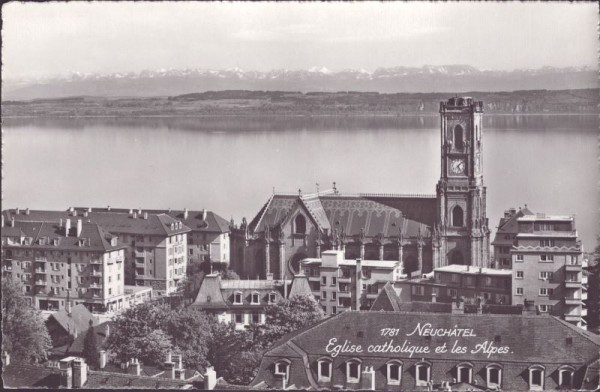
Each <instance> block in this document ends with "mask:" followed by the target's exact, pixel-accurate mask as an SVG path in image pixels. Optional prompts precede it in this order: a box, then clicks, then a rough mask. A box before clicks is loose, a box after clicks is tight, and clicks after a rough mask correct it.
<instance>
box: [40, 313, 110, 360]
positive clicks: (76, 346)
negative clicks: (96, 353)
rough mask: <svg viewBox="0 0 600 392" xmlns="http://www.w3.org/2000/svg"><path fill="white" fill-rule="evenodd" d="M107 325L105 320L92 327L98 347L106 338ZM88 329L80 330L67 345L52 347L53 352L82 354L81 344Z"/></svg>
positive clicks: (63, 354) (66, 354)
mask: <svg viewBox="0 0 600 392" xmlns="http://www.w3.org/2000/svg"><path fill="white" fill-rule="evenodd" d="M108 325H109V322H108V321H107V322H104V323H102V324H99V325H96V326H94V327H93V330H94V333H95V334H96V344H97V345H98V347H102V346H103V345H104V341H105V340H106V338H107V336H106V330H107V326H108ZM88 329H89V328H86V329H84V330H83V331H80V332H79V334H78V335H77V337H76V338H75V339H73V342H72V343H71V344H69V345H68V346H62V347H59V348H57V349H53V350H52V351H53V354H60V355H62V356H63V357H64V356H68V355H82V354H83V345H84V341H85V337H86V336H87V331H88Z"/></svg>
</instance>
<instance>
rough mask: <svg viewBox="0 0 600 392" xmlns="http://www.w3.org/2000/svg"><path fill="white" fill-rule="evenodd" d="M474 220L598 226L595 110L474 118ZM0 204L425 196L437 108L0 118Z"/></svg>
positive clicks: (227, 213) (217, 206)
mask: <svg viewBox="0 0 600 392" xmlns="http://www.w3.org/2000/svg"><path fill="white" fill-rule="evenodd" d="M484 116H485V117H484V133H483V148H484V156H483V168H484V181H485V184H486V186H487V188H488V211H487V214H488V217H489V218H490V226H492V228H493V227H495V226H496V225H497V224H498V220H499V218H500V217H501V216H502V214H503V211H504V210H505V209H508V208H510V207H517V208H518V207H519V206H523V205H525V204H527V205H528V207H529V209H531V210H532V211H533V212H546V213H548V214H575V215H576V221H577V229H578V231H579V235H580V238H581V239H582V240H583V244H584V247H585V250H586V251H591V250H592V249H593V247H594V246H595V243H596V242H595V238H596V236H597V235H598V234H600V230H599V225H598V222H600V213H599V209H598V206H599V194H598V184H599V181H600V175H599V172H598V161H597V159H598V125H599V120H598V117H597V116H596V115H587V116H585V115H518V116H512V115H489V114H486V115H484ZM3 122H4V123H3V141H4V153H3V160H4V180H3V181H2V188H3V206H2V208H3V209H5V208H15V207H21V208H25V207H29V208H31V209H66V208H68V207H69V206H81V207H84V206H107V205H110V206H112V207H126V208H138V207H141V208H142V209H144V208H178V209H181V208H184V207H186V208H188V209H202V208H207V209H210V210H213V211H215V212H216V213H218V214H220V215H221V216H223V217H224V218H226V219H228V220H229V219H230V218H231V217H233V218H234V219H235V221H236V222H239V221H240V220H241V218H242V217H247V219H248V220H250V219H252V217H254V215H255V214H256V213H257V212H258V211H259V209H260V208H261V207H262V206H263V204H264V203H265V202H266V201H267V199H268V198H269V196H270V195H271V194H272V192H273V189H275V190H276V191H288V192H297V191H298V189H301V190H302V192H304V193H312V192H315V191H316V188H317V185H316V184H317V183H318V184H319V188H320V189H321V190H324V189H329V188H331V186H332V183H333V182H334V181H335V182H336V184H337V188H338V189H339V190H340V191H341V192H342V193H343V192H348V193H359V192H365V193H366V192H369V193H428V194H433V193H435V184H436V182H437V180H438V178H439V175H440V173H439V172H440V154H439V150H440V146H439V140H440V139H439V117H438V116H412V117H411V116H407V117H392V116H390V117H383V116H381V117H368V116H360V117H359V116H347V117H334V116H332V117H304V116H295V117H283V116H282V117H260V116H255V117H233V116H232V117H223V116H222V117H185V118H169V117H147V118H53V119H44V118H9V119H3Z"/></svg>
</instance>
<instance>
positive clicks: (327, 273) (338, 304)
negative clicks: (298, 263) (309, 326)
mask: <svg viewBox="0 0 600 392" xmlns="http://www.w3.org/2000/svg"><path fill="white" fill-rule="evenodd" d="M302 268H303V270H304V274H305V275H306V276H308V280H309V283H310V288H311V290H312V293H313V295H314V296H315V298H316V299H317V300H318V301H319V302H320V304H321V306H322V307H323V311H324V312H325V314H327V315H332V314H336V313H339V312H344V311H346V310H350V309H355V310H359V309H369V308H370V307H371V305H372V304H373V301H375V299H376V298H377V294H379V291H380V290H381V288H382V287H383V286H384V285H385V284H386V282H390V281H395V280H398V279H400V278H401V277H402V276H403V275H402V266H401V263H400V262H399V261H393V260H361V259H356V260H345V259H344V251H341V250H328V251H325V252H323V253H322V254H321V258H320V259H316V258H308V259H304V260H303V261H302Z"/></svg>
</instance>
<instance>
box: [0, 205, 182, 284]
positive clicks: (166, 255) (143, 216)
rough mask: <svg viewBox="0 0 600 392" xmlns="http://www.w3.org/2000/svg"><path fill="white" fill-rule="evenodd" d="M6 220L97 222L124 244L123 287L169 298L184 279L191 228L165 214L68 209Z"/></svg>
mask: <svg viewBox="0 0 600 392" xmlns="http://www.w3.org/2000/svg"><path fill="white" fill-rule="evenodd" d="M3 217H4V219H6V220H7V221H12V220H15V221H17V222H59V223H60V222H61V220H62V221H63V222H66V220H67V219H69V220H77V219H81V220H82V221H85V222H91V223H96V224H97V225H98V226H99V227H101V228H102V229H103V230H104V231H106V232H108V233H111V234H112V235H115V236H118V237H119V239H120V241H121V243H122V244H123V245H125V250H124V257H125V260H124V274H125V284H127V285H136V286H144V287H150V288H152V290H153V293H154V294H155V295H158V296H161V295H170V294H172V293H174V292H175V291H177V287H178V285H180V284H181V282H182V281H183V280H184V279H185V277H186V268H187V254H188V252H187V233H188V232H190V229H189V228H188V227H187V226H185V225H184V224H183V223H182V222H181V221H180V220H177V219H174V218H172V217H171V216H169V215H167V214H152V213H149V212H147V211H143V210H141V209H138V210H129V211H128V212H127V213H123V212H113V211H110V210H107V211H94V210H93V209H92V208H86V209H85V210H83V211H82V210H81V209H76V208H72V207H71V208H69V209H68V210H67V211H47V210H29V209H25V210H21V209H18V208H17V209H14V210H5V211H3Z"/></svg>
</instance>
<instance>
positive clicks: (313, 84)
mask: <svg viewBox="0 0 600 392" xmlns="http://www.w3.org/2000/svg"><path fill="white" fill-rule="evenodd" d="M596 87H598V71H597V70H595V69H592V68H590V67H568V68H554V67H543V68H539V69H519V70H514V71H490V70H480V69H477V68H475V67H472V66H469V65H447V66H429V65H426V66H423V67H403V66H399V67H392V68H378V69H376V70H375V71H372V72H369V71H365V70H352V69H349V70H343V71H330V70H328V69H327V68H317V67H314V68H311V69H308V70H288V69H279V70H273V71H268V72H258V71H244V70H241V69H238V68H234V69H227V70H219V71H215V70H212V71H210V70H208V71H207V70H200V69H184V70H174V69H169V70H158V71H142V72H139V73H115V74H80V73H73V74H70V75H68V76H63V77H55V78H47V79H36V80H4V81H3V89H2V100H3V101H6V100H30V99H40V98H42V99H46V98H61V97H71V96H99V97H151V96H173V95H181V94H189V93H201V92H206V91H219V90H262V91H297V92H308V91H317V92H318V91H321V92H328V91H362V92H364V91H373V92H380V93H396V92H404V93H416V92H420V93H430V92H446V93H461V92H465V91H490V92H494V91H514V90H539V89H546V90H567V89H584V88H596Z"/></svg>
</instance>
